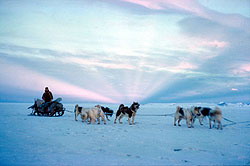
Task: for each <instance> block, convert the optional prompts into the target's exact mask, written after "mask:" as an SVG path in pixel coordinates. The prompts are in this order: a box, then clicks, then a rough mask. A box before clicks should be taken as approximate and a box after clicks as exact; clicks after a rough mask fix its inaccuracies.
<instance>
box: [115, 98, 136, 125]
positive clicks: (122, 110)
mask: <svg viewBox="0 0 250 166" xmlns="http://www.w3.org/2000/svg"><path fill="white" fill-rule="evenodd" d="M139 106H140V104H139V103H138V102H133V104H132V105H131V106H130V107H129V108H128V107H127V106H124V105H123V104H121V105H120V106H119V109H118V110H117V112H116V118H115V121H114V123H116V120H117V118H118V119H119V123H122V122H121V119H122V117H123V116H128V123H129V124H130V125H132V124H135V123H134V120H135V115H136V111H137V110H138V109H139ZM131 117H132V123H131V122H130V119H131Z"/></svg>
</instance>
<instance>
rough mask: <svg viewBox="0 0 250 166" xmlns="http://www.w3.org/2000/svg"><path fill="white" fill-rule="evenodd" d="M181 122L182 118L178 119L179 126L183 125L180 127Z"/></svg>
mask: <svg viewBox="0 0 250 166" xmlns="http://www.w3.org/2000/svg"><path fill="white" fill-rule="evenodd" d="M180 121H181V118H179V119H178V126H181V125H180Z"/></svg>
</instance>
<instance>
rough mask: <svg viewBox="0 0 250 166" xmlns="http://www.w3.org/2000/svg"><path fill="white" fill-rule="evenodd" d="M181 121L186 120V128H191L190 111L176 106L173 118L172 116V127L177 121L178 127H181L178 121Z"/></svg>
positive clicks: (191, 116) (191, 117) (191, 118)
mask: <svg viewBox="0 0 250 166" xmlns="http://www.w3.org/2000/svg"><path fill="white" fill-rule="evenodd" d="M182 119H185V120H186V124H187V127H188V128H191V127H193V123H192V122H193V115H192V113H191V111H190V109H189V108H182V107H180V106H177V107H176V112H175V116H174V126H176V121H177V120H178V126H181V125H180V121H181V120H182Z"/></svg>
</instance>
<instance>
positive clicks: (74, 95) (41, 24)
mask: <svg viewBox="0 0 250 166" xmlns="http://www.w3.org/2000/svg"><path fill="white" fill-rule="evenodd" d="M0 66H1V70H0V102H33V100H34V98H41V96H42V93H43V92H44V87H46V86H48V87H49V89H50V90H51V91H52V93H53V95H54V97H55V98H57V97H62V98H63V101H64V102H73V103H76V102H78V103H79V102H97V103H98V102H99V103H131V102H133V101H138V102H140V103H158V102H166V103H169V102H221V101H224V102H248V103H250V95H249V94H250V1H249V0H239V1H235V0H175V1H173V0H60V1H59V0H43V1H32V0H22V1H19V0H10V1H5V0H0Z"/></svg>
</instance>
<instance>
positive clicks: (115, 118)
mask: <svg viewBox="0 0 250 166" xmlns="http://www.w3.org/2000/svg"><path fill="white" fill-rule="evenodd" d="M117 118H118V116H116V117H115V121H114V123H115V124H116V120H117Z"/></svg>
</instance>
